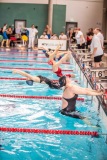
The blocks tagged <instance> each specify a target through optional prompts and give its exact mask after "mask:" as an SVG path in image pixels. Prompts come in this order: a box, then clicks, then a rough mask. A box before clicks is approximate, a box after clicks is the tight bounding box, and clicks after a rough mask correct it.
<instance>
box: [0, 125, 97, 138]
mask: <svg viewBox="0 0 107 160" xmlns="http://www.w3.org/2000/svg"><path fill="white" fill-rule="evenodd" d="M0 131H1V132H21V133H37V134H63V135H87V136H93V137H98V135H99V134H98V132H96V131H77V130H74V131H72V130H54V129H33V128H32V129H31V128H7V127H0Z"/></svg>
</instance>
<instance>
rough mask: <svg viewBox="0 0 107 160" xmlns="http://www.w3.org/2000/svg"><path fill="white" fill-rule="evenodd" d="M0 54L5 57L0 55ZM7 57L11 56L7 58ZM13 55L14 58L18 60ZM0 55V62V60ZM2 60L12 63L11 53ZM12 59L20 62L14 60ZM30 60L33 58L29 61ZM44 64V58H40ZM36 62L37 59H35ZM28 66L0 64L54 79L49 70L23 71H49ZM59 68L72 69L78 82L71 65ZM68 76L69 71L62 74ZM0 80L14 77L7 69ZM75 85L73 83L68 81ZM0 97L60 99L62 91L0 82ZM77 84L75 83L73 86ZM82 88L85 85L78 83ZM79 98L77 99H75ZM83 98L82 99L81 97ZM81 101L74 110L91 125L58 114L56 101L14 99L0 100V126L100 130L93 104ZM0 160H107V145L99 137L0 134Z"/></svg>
mask: <svg viewBox="0 0 107 160" xmlns="http://www.w3.org/2000/svg"><path fill="white" fill-rule="evenodd" d="M1 54H4V55H5V54H7V53H5V52H1ZM10 54H11V56H10ZM18 54H19V53H17V57H18ZM2 59H3V58H1V56H0V60H2ZM4 59H5V60H8V59H10V60H13V59H14V58H12V53H9V52H8V57H5V58H4ZM14 60H22V59H21V58H15V59H14ZM25 60H28V58H25ZM33 60H34V59H33ZM41 60H42V61H45V62H46V61H47V59H43V58H42V59H41ZM36 61H39V60H38V59H36V60H35V63H36ZM35 63H31V64H32V65H31V66H29V62H28V63H27V62H25V63H19V62H11V63H8V62H6V63H1V62H0V66H7V67H13V68H15V67H16V66H17V67H19V68H20V67H23V68H26V69H25V71H29V72H30V73H31V74H32V75H41V74H42V75H44V76H46V77H49V78H51V79H58V78H57V76H56V75H55V74H54V73H52V72H51V71H42V70H39V71H38V70H35V71H34V70H33V71H32V70H27V68H37V67H39V68H40V67H41V68H51V66H49V65H48V64H42V63H40V64H35ZM61 68H63V69H73V70H74V71H73V73H75V74H76V78H75V79H76V80H78V81H80V77H79V74H78V73H77V72H75V68H74V65H73V64H71V65H65V64H63V65H62V66H61ZM65 73H70V72H65ZM0 77H17V78H19V77H20V78H22V77H21V76H20V75H17V74H12V71H11V70H9V69H0ZM72 83H74V84H76V83H75V82H74V81H73V82H72ZM0 84H1V85H0V94H15V95H39V96H61V95H62V90H55V89H50V88H48V86H46V85H45V84H36V83H35V84H34V86H28V85H26V82H25V81H21V80H20V81H19V80H13V81H12V80H0ZM76 85H78V84H76ZM80 85H81V86H84V87H85V84H83V83H80ZM79 97H81V96H79ZM82 97H83V96H82ZM84 98H85V101H84V102H81V101H77V105H76V107H77V110H79V111H80V112H81V113H82V114H83V115H85V116H87V117H88V119H89V120H90V122H91V123H92V126H90V125H87V124H85V123H84V122H83V121H82V120H79V119H74V118H70V117H66V116H63V115H61V114H60V112H59V110H60V108H61V101H60V100H43V99H39V100H38V99H18V98H17V99H16V98H15V99H14V98H0V126H5V127H19V128H38V129H59V130H79V131H80V130H85V131H87V130H90V131H98V132H101V131H102V127H101V126H103V124H102V122H101V120H100V118H99V117H98V113H97V112H96V111H95V107H96V106H95V104H94V102H93V103H92V101H91V97H88V96H84ZM94 126H99V127H96V128H95V127H94ZM0 144H1V145H2V147H1V150H0V160H56V159H59V160H92V159H93V160H107V144H106V143H105V140H104V138H103V137H99V138H95V137H91V136H70V135H47V134H45V135H43V134H28V133H3V132H0Z"/></svg>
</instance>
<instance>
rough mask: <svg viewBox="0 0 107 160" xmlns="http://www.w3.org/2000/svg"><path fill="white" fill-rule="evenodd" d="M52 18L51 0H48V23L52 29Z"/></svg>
mask: <svg viewBox="0 0 107 160" xmlns="http://www.w3.org/2000/svg"><path fill="white" fill-rule="evenodd" d="M52 20H53V0H48V25H49V26H50V27H51V29H52Z"/></svg>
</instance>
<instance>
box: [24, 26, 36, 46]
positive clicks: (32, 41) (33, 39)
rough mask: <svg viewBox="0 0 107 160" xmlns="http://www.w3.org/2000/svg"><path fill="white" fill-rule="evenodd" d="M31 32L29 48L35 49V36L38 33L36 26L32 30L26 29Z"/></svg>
mask: <svg viewBox="0 0 107 160" xmlns="http://www.w3.org/2000/svg"><path fill="white" fill-rule="evenodd" d="M25 29H27V30H28V31H29V44H28V48H31V47H32V48H34V42H35V35H36V34H37V33H38V30H37V29H36V28H35V25H34V24H33V25H32V26H31V28H25Z"/></svg>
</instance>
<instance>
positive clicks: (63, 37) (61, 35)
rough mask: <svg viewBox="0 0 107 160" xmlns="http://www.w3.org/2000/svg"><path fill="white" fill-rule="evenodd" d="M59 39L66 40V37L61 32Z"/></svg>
mask: <svg viewBox="0 0 107 160" xmlns="http://www.w3.org/2000/svg"><path fill="white" fill-rule="evenodd" d="M59 39H61V40H67V36H66V35H65V34H64V33H63V32H61V34H60V35H59Z"/></svg>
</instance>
